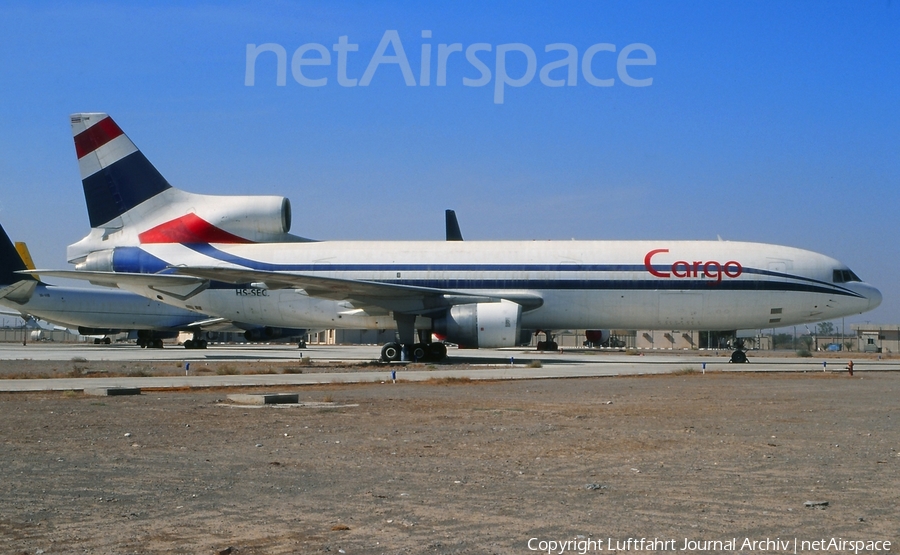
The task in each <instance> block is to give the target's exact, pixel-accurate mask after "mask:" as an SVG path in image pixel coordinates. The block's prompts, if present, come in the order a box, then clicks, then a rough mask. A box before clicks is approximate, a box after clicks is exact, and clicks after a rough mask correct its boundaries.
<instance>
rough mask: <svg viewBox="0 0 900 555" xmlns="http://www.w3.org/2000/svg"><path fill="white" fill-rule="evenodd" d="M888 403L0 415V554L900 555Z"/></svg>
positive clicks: (50, 402)
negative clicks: (636, 550) (642, 550)
mask: <svg viewBox="0 0 900 555" xmlns="http://www.w3.org/2000/svg"><path fill="white" fill-rule="evenodd" d="M34 364H35V365H40V364H43V365H45V366H46V367H45V368H44V370H42V372H47V373H48V374H52V372H51V370H52V369H51V368H50V366H49V365H51V363H34ZM65 364H66V367H65V368H57V369H56V372H57V373H61V372H68V371H69V370H70V367H71V366H72V365H73V364H77V363H74V362H73V363H65ZM36 367H37V366H36ZM122 370H123V372H125V373H127V372H129V371H133V370H136V369H133V368H132V369H129V368H123V369H122ZM898 390H900V373H874V372H872V373H857V374H856V376H855V377H853V378H850V377H849V376H847V375H846V374H830V373H809V374H765V375H757V374H732V373H728V374H717V373H708V374H706V375H700V374H693V373H682V374H678V375H663V376H652V377H649V376H645V377H621V378H596V379H570V380H539V381H504V382H470V381H467V380H448V381H433V382H426V383H397V384H391V383H386V384H377V383H373V384H360V385H342V384H334V385H328V386H315V387H302V388H293V389H291V390H290V391H293V392H298V393H299V395H300V399H301V401H306V402H314V403H312V406H292V407H274V406H266V407H261V408H255V407H245V406H235V405H234V404H233V403H231V402H230V401H228V399H227V395H228V394H229V393H234V392H238V391H236V390H227V391H225V390H210V389H201V390H189V391H159V392H147V391H145V392H144V394H142V395H140V396H133V397H124V396H123V397H91V396H86V395H83V394H81V393H72V392H69V393H42V394H0V411H2V415H3V417H2V419H0V439H2V441H3V448H2V449H0V552H2V553H11V554H18V553H21V554H36V553H46V554H50V553H111V554H112V553H115V554H126V553H210V554H214V553H233V554H239V555H243V554H280V553H326V552H327V553H348V554H353V553H389V554H393V553H410V554H415V553H442V554H455V553H501V554H507V553H534V552H536V551H534V550H532V549H529V547H532V548H534V549H543V550H544V552H547V551H549V550H550V548H551V547H552V545H553V544H550V543H546V542H549V541H550V540H562V541H566V540H582V541H583V540H587V539H591V540H602V543H601V544H599V546H597V547H602V548H603V550H604V552H610V551H618V552H624V551H626V550H625V549H624V545H625V542H626V541H627V539H628V538H638V539H639V538H649V539H653V538H658V539H660V540H663V541H672V540H674V541H672V543H669V544H667V546H666V547H669V548H671V549H668V551H675V550H680V548H681V547H682V546H683V544H684V541H685V538H687V540H689V541H699V542H703V541H713V542H725V541H728V540H732V539H735V540H736V542H737V546H736V548H735V549H728V545H727V544H724V545H722V544H710V545H712V546H714V547H715V548H714V549H713V548H709V549H706V550H705V551H706V552H710V551H714V552H722V551H737V550H738V548H740V547H741V545H742V543H743V542H744V541H745V540H746V541H760V540H766V539H769V540H776V538H778V540H779V541H787V542H790V547H789V548H788V549H780V548H779V549H774V550H773V549H768V550H760V549H754V550H752V551H754V552H767V553H775V552H783V553H788V552H791V553H793V543H792V542H793V541H794V539H797V541H798V550H797V552H844V553H852V552H853V550H825V549H823V550H816V549H803V548H802V546H803V544H802V543H800V542H803V541H817V540H822V539H824V540H826V541H828V540H830V539H831V538H835V539H838V538H841V539H842V540H853V541H891V542H893V543H892V546H891V550H892V551H894V552H896V551H897V542H898V540H900V509H898V502H900V456H898V450H900V422H898V419H900V410H898ZM258 391H260V390H257V392H258ZM278 391H282V389H279V390H278ZM240 392H241V393H248V392H254V391H253V390H247V389H245V390H240ZM322 403H326V404H324V405H323V404H322ZM807 501H814V502H827V503H828V504H827V506H823V507H820V508H808V507H806V506H805V505H804V504H805V502H807ZM532 538H535V539H532ZM610 540H611V541H612V542H613V545H612V546H610V545H608V542H609V541H610ZM529 541H530V542H531V543H529ZM541 542H544V543H541ZM617 542H621V544H620V545H619V546H618V547H620V549H618V550H617V549H616V547H617V545H616V543H617ZM581 545H582V547H584V546H585V544H583V543H582V544H581ZM702 546H703V544H702V543H701V544H696V545H695V546H694V547H695V549H688V552H701V551H703V549H701V548H702ZM882 546H883V545H882ZM576 547H577V546H576V544H569V547H568V548H566V547H565V546H559V547H557V548H556V549H555V551H554V552H556V553H562V552H565V553H577V552H578V551H577V549H576ZM707 547H709V546H707ZM871 547H872V550H870V551H861V552H875V549H876V548H877V547H878V546H877V545H875V544H871ZM561 549H562V551H561ZM632 550H633V549H632ZM595 551H597V550H596V549H594V550H592V551H589V552H595ZM657 551H661V550H657ZM744 551H745V552H746V551H748V549H746V548H745V549H744ZM597 552H599V551H597Z"/></svg>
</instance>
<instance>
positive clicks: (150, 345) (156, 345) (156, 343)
mask: <svg viewBox="0 0 900 555" xmlns="http://www.w3.org/2000/svg"><path fill="white" fill-rule="evenodd" d="M137 344H138V346H139V347H140V348H141V349H162V348H163V342H162V339H138V340H137Z"/></svg>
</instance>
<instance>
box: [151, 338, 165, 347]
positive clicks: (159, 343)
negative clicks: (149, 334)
mask: <svg viewBox="0 0 900 555" xmlns="http://www.w3.org/2000/svg"><path fill="white" fill-rule="evenodd" d="M152 344H153V348H154V349H162V348H163V342H162V339H154V340H153V341H152Z"/></svg>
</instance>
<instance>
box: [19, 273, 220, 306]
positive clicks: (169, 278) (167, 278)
mask: <svg viewBox="0 0 900 555" xmlns="http://www.w3.org/2000/svg"><path fill="white" fill-rule="evenodd" d="M16 273H19V274H28V273H40V274H41V275H44V276H53V277H60V278H69V279H81V280H85V281H89V282H91V283H93V284H94V285H102V286H104V287H119V285H132V286H137V287H147V288H150V289H152V290H154V291H158V292H160V293H164V294H166V295H171V296H172V297H175V298H177V299H180V300H185V299H189V298H191V297H193V296H194V295H196V294H197V293H200V292H201V291H204V290H205V289H206V288H207V287H209V281H208V280H206V279H204V278H201V277H195V276H188V275H177V274H139V273H128V272H89V271H84V270H37V271H36V272H33V271H21V272H16Z"/></svg>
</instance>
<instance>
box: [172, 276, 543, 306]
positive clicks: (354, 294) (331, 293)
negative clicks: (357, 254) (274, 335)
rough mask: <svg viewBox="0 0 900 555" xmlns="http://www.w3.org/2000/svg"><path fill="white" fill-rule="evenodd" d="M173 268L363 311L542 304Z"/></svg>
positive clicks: (522, 296)
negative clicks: (288, 290)
mask: <svg viewBox="0 0 900 555" xmlns="http://www.w3.org/2000/svg"><path fill="white" fill-rule="evenodd" d="M174 269H175V271H176V272H178V273H179V274H182V275H188V276H194V277H198V278H205V279H208V280H210V281H224V282H226V283H253V284H261V285H263V286H265V287H266V288H268V289H285V288H293V289H303V290H304V291H306V293H307V294H308V295H309V296H310V297H318V298H323V299H332V300H338V301H350V302H351V303H352V304H353V305H354V306H355V307H357V308H361V309H364V310H365V309H366V308H372V307H375V308H380V309H385V310H391V311H394V312H400V313H405V314H428V313H429V312H433V311H437V310H441V309H444V308H447V307H448V306H452V305H457V304H469V303H491V302H500V301H501V300H503V299H507V300H511V301H514V302H517V303H519V304H522V305H523V307H525V308H526V309H533V308H537V307H538V306H540V305H541V304H542V303H543V300H542V299H541V298H540V297H539V296H538V295H534V294H529V293H519V294H515V293H512V294H506V293H504V294H503V295H502V296H501V295H496V296H495V295H477V294H472V293H467V292H460V291H452V290H447V289H435V288H431V287H419V286H415V285H402V284H395V283H383V282H378V281H366V280H355V279H342V278H329V277H321V276H310V275H304V274H288V273H282V272H265V271H260V270H244V269H235V268H215V267H209V268H205V267H181V266H179V267H176V268H174Z"/></svg>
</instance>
